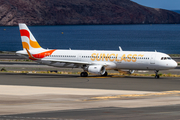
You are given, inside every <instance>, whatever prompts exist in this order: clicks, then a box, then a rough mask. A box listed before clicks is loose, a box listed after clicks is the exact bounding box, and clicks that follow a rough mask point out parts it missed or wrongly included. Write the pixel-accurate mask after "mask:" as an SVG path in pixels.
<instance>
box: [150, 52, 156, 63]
mask: <svg viewBox="0 0 180 120" xmlns="http://www.w3.org/2000/svg"><path fill="white" fill-rule="evenodd" d="M155 58H156V53H154V54H152V55H151V58H150V64H155Z"/></svg>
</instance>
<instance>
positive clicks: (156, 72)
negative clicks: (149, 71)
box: [155, 70, 159, 79]
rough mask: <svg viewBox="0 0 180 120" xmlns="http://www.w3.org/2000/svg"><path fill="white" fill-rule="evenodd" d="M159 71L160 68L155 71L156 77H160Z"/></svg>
mask: <svg viewBox="0 0 180 120" xmlns="http://www.w3.org/2000/svg"><path fill="white" fill-rule="evenodd" d="M158 72H159V70H156V71H155V74H156V75H155V78H156V79H158V78H159V75H158Z"/></svg>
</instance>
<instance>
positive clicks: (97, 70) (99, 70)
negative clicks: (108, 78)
mask: <svg viewBox="0 0 180 120" xmlns="http://www.w3.org/2000/svg"><path fill="white" fill-rule="evenodd" d="M87 71H88V72H90V73H94V74H97V75H104V74H105V72H106V69H105V67H104V66H103V65H90V66H88V68H87Z"/></svg>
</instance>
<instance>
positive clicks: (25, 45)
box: [22, 42, 29, 50]
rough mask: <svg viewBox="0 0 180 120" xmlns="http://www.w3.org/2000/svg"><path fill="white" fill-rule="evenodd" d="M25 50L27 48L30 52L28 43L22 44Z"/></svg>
mask: <svg viewBox="0 0 180 120" xmlns="http://www.w3.org/2000/svg"><path fill="white" fill-rule="evenodd" d="M22 46H23V48H27V49H28V50H29V45H28V43H27V42H22Z"/></svg>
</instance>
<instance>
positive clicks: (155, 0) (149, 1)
mask: <svg viewBox="0 0 180 120" xmlns="http://www.w3.org/2000/svg"><path fill="white" fill-rule="evenodd" d="M131 1H134V2H136V3H138V4H141V5H144V6H148V7H152V8H162V9H167V10H180V0H131Z"/></svg>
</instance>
